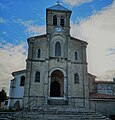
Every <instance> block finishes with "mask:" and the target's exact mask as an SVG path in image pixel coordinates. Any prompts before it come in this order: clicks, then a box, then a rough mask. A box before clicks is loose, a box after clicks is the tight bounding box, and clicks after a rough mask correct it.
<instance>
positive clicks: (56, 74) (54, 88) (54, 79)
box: [50, 70, 64, 97]
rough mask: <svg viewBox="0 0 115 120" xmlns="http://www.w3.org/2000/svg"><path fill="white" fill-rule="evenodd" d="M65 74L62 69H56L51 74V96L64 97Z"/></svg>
mask: <svg viewBox="0 0 115 120" xmlns="http://www.w3.org/2000/svg"><path fill="white" fill-rule="evenodd" d="M63 95H64V75H63V73H62V72H61V71H60V70H54V71H53V72H52V74H51V83H50V97H63Z"/></svg>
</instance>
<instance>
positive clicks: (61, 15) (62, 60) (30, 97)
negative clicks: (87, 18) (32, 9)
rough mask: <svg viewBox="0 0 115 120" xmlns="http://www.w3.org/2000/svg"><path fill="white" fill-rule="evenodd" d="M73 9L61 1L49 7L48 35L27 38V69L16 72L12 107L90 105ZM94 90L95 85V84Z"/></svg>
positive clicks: (88, 76) (83, 48)
mask: <svg viewBox="0 0 115 120" xmlns="http://www.w3.org/2000/svg"><path fill="white" fill-rule="evenodd" d="M71 14H72V11H71V10H69V9H67V8H65V7H64V6H62V5H61V4H60V3H57V4H56V5H54V6H52V7H49V8H47V9H46V34H43V35H40V36H34V37H30V38H28V39H27V42H28V56H27V60H26V69H25V70H21V71H16V72H13V73H12V75H13V76H14V79H13V80H11V84H10V95H9V106H10V107H11V108H12V107H14V106H15V104H16V103H18V104H19V106H20V108H21V107H23V106H25V105H27V104H28V103H30V102H31V101H34V100H36V102H37V104H35V106H36V107H37V106H42V105H46V106H47V105H74V106H75V107H76V108H85V109H89V108H90V103H89V102H90V100H89V92H91V91H90V86H89V79H94V80H95V76H93V75H91V74H89V73H88V70H87V65H88V63H87V54H86V48H87V45H88V43H87V42H85V41H83V40H80V39H77V38H74V37H72V36H71V34H70V29H71V26H70V18H71ZM92 89H94V87H92Z"/></svg>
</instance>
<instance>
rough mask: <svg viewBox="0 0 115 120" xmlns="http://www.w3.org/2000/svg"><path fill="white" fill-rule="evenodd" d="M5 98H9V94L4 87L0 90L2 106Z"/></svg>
mask: <svg viewBox="0 0 115 120" xmlns="http://www.w3.org/2000/svg"><path fill="white" fill-rule="evenodd" d="M5 100H7V95H6V92H5V90H4V89H2V90H1V91H0V106H1V102H4V101H5Z"/></svg>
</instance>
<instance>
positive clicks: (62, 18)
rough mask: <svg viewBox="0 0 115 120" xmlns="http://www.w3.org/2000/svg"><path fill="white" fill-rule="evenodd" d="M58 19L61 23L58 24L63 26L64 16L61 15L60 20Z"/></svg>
mask: <svg viewBox="0 0 115 120" xmlns="http://www.w3.org/2000/svg"><path fill="white" fill-rule="evenodd" d="M60 21H61V24H60V25H61V26H64V17H61V20H60Z"/></svg>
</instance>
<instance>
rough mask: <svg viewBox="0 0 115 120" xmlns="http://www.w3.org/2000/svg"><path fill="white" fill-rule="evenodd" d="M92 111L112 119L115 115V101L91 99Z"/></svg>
mask: <svg viewBox="0 0 115 120" xmlns="http://www.w3.org/2000/svg"><path fill="white" fill-rule="evenodd" d="M90 109H92V110H93V111H96V112H98V113H100V114H103V115H105V116H107V117H110V115H115V99H90Z"/></svg>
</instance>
